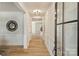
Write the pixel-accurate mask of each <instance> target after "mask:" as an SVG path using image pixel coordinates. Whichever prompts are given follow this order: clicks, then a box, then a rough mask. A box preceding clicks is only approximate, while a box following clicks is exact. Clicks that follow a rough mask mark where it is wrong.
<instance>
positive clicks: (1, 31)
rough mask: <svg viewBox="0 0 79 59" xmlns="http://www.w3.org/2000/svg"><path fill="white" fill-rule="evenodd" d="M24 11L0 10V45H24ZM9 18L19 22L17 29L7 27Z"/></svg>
mask: <svg viewBox="0 0 79 59" xmlns="http://www.w3.org/2000/svg"><path fill="white" fill-rule="evenodd" d="M23 15H24V14H23V13H22V12H0V45H23V39H24V37H23V35H24V25H23ZM9 20H15V21H16V22H17V23H18V28H17V30H16V31H14V32H11V31H8V29H7V28H6V24H7V22H8V21H9Z"/></svg>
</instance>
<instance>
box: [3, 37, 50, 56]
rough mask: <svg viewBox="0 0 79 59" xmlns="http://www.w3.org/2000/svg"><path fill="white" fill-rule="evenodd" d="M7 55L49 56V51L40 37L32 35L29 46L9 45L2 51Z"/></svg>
mask: <svg viewBox="0 0 79 59" xmlns="http://www.w3.org/2000/svg"><path fill="white" fill-rule="evenodd" d="M2 54H3V55H6V56H49V52H48V50H47V48H46V46H45V45H44V42H43V40H42V39H41V38H40V37H32V39H31V41H30V44H29V47H28V48H27V49H23V48H22V47H18V46H14V47H13V46H8V47H7V48H4V52H3V53H2Z"/></svg>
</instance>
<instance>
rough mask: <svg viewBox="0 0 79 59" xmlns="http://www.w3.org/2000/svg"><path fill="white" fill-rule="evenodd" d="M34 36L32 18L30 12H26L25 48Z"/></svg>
mask: <svg viewBox="0 0 79 59" xmlns="http://www.w3.org/2000/svg"><path fill="white" fill-rule="evenodd" d="M31 37H32V19H31V17H30V16H29V14H28V12H26V13H25V14H24V48H25V49H26V48H27V47H28V46H29V42H30V40H31Z"/></svg>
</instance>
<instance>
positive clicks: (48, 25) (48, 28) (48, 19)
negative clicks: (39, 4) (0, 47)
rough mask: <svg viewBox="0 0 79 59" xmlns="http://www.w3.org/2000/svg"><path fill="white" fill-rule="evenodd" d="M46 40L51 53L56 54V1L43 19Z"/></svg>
mask: <svg viewBox="0 0 79 59" xmlns="http://www.w3.org/2000/svg"><path fill="white" fill-rule="evenodd" d="M43 23H44V24H43V27H44V30H43V33H44V36H43V38H44V41H45V44H46V46H47V48H48V51H49V53H50V55H54V40H55V3H52V4H51V6H50V7H49V9H48V11H47V12H46V15H45V17H44V20H43Z"/></svg>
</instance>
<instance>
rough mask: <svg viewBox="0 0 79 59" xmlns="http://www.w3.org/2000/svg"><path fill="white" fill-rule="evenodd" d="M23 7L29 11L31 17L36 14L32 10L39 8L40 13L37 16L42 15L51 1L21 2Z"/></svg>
mask: <svg viewBox="0 0 79 59" xmlns="http://www.w3.org/2000/svg"><path fill="white" fill-rule="evenodd" d="M23 4H24V6H25V8H26V9H27V11H28V12H29V14H30V16H31V17H34V16H36V15H35V14H34V13H33V10H35V9H39V10H41V13H40V14H39V15H38V16H44V15H45V13H46V11H47V10H48V8H49V6H50V4H51V2H23Z"/></svg>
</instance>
